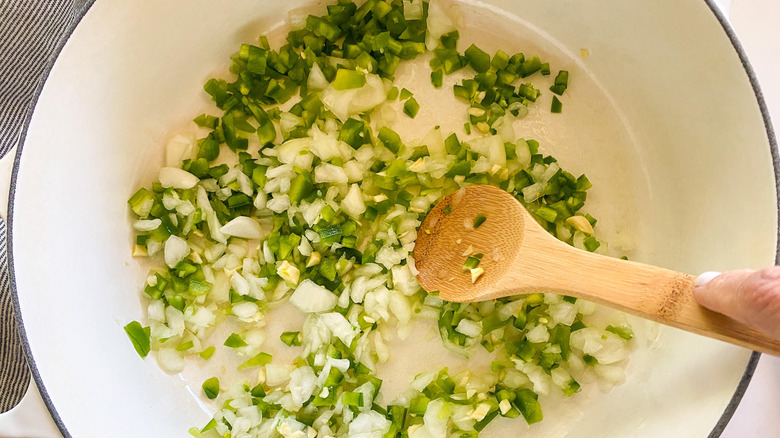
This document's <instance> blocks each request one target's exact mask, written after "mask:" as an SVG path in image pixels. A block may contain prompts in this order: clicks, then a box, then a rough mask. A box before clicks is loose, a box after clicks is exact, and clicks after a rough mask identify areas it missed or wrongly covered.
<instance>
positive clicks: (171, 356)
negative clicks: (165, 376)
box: [157, 347, 184, 373]
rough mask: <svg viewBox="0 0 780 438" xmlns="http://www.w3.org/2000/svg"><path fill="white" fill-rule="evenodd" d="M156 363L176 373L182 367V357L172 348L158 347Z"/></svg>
mask: <svg viewBox="0 0 780 438" xmlns="http://www.w3.org/2000/svg"><path fill="white" fill-rule="evenodd" d="M157 363H159V364H160V367H161V368H162V369H164V370H166V371H169V372H172V373H178V372H180V371H181V370H183V369H184V358H183V357H182V355H181V353H179V352H178V351H176V350H175V349H173V348H168V347H164V348H160V349H159V350H158V351H157Z"/></svg>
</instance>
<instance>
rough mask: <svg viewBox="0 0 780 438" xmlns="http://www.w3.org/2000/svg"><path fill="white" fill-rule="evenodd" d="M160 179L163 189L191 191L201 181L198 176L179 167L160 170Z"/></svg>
mask: <svg viewBox="0 0 780 438" xmlns="http://www.w3.org/2000/svg"><path fill="white" fill-rule="evenodd" d="M159 178H160V184H161V185H162V186H163V187H173V188H175V189H191V188H193V187H195V184H197V183H198V181H200V180H199V179H198V177H197V176H195V175H193V174H191V173H189V172H187V171H186V170H182V169H179V168H178V167H163V168H162V169H160V175H159Z"/></svg>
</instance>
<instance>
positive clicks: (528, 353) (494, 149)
mask: <svg viewBox="0 0 780 438" xmlns="http://www.w3.org/2000/svg"><path fill="white" fill-rule="evenodd" d="M327 9H328V13H327V15H325V16H321V17H318V16H312V15H309V16H306V17H305V18H302V17H298V20H297V21H298V23H292V24H293V26H296V25H298V26H299V27H297V28H294V29H293V30H292V31H290V33H289V35H288V36H287V44H285V45H283V46H282V47H280V48H278V49H272V48H271V47H270V45H269V44H268V40H267V39H266V38H265V37H260V40H259V43H258V44H257V45H250V44H244V45H242V46H241V48H240V50H239V51H238V53H236V54H235V55H234V56H233V57H232V61H233V63H232V66H231V68H230V71H231V73H232V75H233V79H232V82H228V81H226V80H223V79H211V80H209V81H208V82H207V83H206V85H205V87H204V88H205V91H206V92H207V93H208V94H209V95H210V96H211V97H212V99H213V101H214V102H215V104H216V108H215V110H214V112H215V114H217V115H206V114H204V115H201V116H199V117H197V118H196V119H195V123H197V125H199V126H200V127H202V128H206V129H207V130H208V132H209V133H208V135H206V136H204V137H203V138H201V139H199V140H197V142H192V141H189V140H187V139H186V138H185V137H181V136H179V137H176V138H174V139H173V140H172V141H171V143H170V144H169V145H168V150H167V156H168V158H167V160H168V163H167V167H163V168H162V169H161V170H160V172H159V178H158V181H157V182H154V183H153V184H152V185H151V187H150V188H142V189H140V190H138V191H137V192H136V193H135V194H134V195H133V196H132V197H131V198H130V200H129V205H130V208H131V209H132V212H133V215H134V223H133V226H134V228H135V230H136V233H137V236H136V244H135V247H134V250H133V252H134V255H136V256H140V257H156V258H154V259H153V260H155V261H157V267H155V268H153V269H152V270H151V272H150V273H149V276H148V278H147V280H146V284H145V286H144V295H145V299H146V300H147V302H148V311H147V314H146V321H147V324H148V325H147V326H143V325H142V324H140V323H139V322H136V321H133V322H131V323H130V324H128V325H127V326H126V327H125V331H126V332H127V334H128V336H129V337H130V339H131V341H132V343H133V345H134V347H135V349H136V350H137V352H138V353H139V354H140V355H141V356H142V357H145V356H146V355H147V354H148V353H149V352H150V351H155V352H156V357H157V360H158V362H159V364H160V365H161V366H162V367H163V368H164V369H165V370H167V371H170V372H179V371H181V370H182V369H183V368H184V367H185V366H190V367H197V366H198V364H199V363H202V361H208V360H210V358H211V357H212V355H213V354H214V353H215V351H216V349H228V350H229V351H231V352H232V353H231V354H234V355H236V356H237V357H240V358H241V365H239V367H238V369H239V370H253V371H255V373H254V374H253V375H256V376H257V378H256V379H254V380H253V381H239V382H220V380H219V379H218V378H217V377H213V378H210V379H208V380H206V381H205V382H203V386H202V390H203V395H204V396H205V397H206V398H208V399H216V400H217V401H218V403H219V406H221V408H219V409H218V410H217V411H216V412H215V414H214V418H213V420H212V421H211V422H209V423H208V424H207V425H206V426H205V427H203V428H193V429H191V430H190V433H191V434H192V435H194V436H196V437H200V436H203V437H206V436H224V437H270V436H279V435H281V436H285V437H314V436H320V437H327V436H355V437H392V436H409V437H415V438H427V437H444V436H459V437H472V436H477V435H478V434H479V432H480V431H482V430H483V429H484V428H485V427H486V426H487V425H488V424H489V423H490V422H491V421H492V420H494V419H495V418H496V417H499V416H502V417H508V418H515V417H522V418H523V419H522V420H521V419H517V420H514V421H524V422H526V423H528V424H533V423H536V422H538V421H541V420H542V417H543V414H542V406H541V405H540V402H539V395H542V396H546V395H548V394H550V393H551V392H556V391H557V392H562V393H563V394H565V395H566V396H571V395H573V394H575V393H577V392H578V391H579V390H580V383H579V381H580V377H583V376H587V375H590V374H592V375H598V376H601V377H603V378H605V379H607V380H608V381H611V382H612V383H619V382H620V381H621V379H622V378H623V368H622V365H621V361H623V360H624V359H625V358H626V357H627V355H628V348H627V345H628V342H629V340H630V339H631V338H632V332H631V329H630V327H629V326H628V325H626V324H625V323H615V324H613V325H610V326H608V327H606V328H603V329H602V328H597V327H594V326H590V325H589V324H588V318H589V315H591V314H592V313H593V312H594V311H595V310H596V308H595V306H594V305H593V304H592V303H588V302H583V301H580V300H576V299H574V298H570V297H564V296H557V295H551V294H546V295H543V294H534V295H529V296H524V297H512V298H504V299H499V300H494V301H488V302H482V303H475V304H455V303H446V302H443V301H442V300H440V299H439V298H437V297H436V296H435V295H429V294H426V292H425V291H423V290H422V289H421V288H420V287H419V285H418V283H417V281H416V280H415V274H416V270H415V268H414V260H413V259H412V257H411V254H412V250H413V248H414V241H415V238H416V236H417V230H418V227H419V226H420V223H421V221H422V219H423V218H424V217H425V214H426V213H427V212H428V211H429V209H430V208H431V207H432V206H433V205H435V203H436V202H438V201H439V200H440V199H442V198H443V197H444V196H446V195H448V194H450V193H452V192H454V191H455V190H457V189H459V188H460V187H464V186H467V185H470V184H492V185H495V186H499V187H501V188H502V189H504V190H506V191H508V192H510V193H512V194H513V195H514V196H515V197H516V198H517V199H518V200H520V202H522V203H523V204H524V205H525V206H526V207H527V208H528V209H529V210H530V211H531V212H532V213H533V214H534V216H535V217H536V219H537V220H538V221H539V223H541V224H542V225H543V226H544V227H545V228H546V229H547V230H548V231H549V232H550V233H552V234H554V235H555V236H556V237H557V238H558V239H560V240H563V241H565V242H567V243H569V244H572V245H574V246H576V247H579V248H581V249H586V250H588V251H595V250H596V249H597V248H599V245H600V242H599V241H598V240H597V239H596V238H595V237H594V231H593V226H594V225H595V224H596V220H595V219H594V218H593V217H591V216H590V215H588V214H582V213H580V212H581V209H582V207H583V206H584V204H585V200H586V197H587V196H586V191H587V190H588V189H589V188H590V186H591V184H590V182H589V181H588V179H587V178H586V177H585V176H584V175H583V176H579V177H575V176H574V175H572V174H570V173H568V172H566V171H565V170H563V169H561V168H560V167H559V165H558V163H557V162H556V160H555V159H554V158H552V157H550V156H544V155H542V154H541V153H539V144H538V143H537V142H536V141H534V140H526V139H522V138H517V137H516V136H515V133H514V128H513V123H514V122H515V120H517V119H519V118H522V117H524V116H525V115H526V113H527V106H528V105H531V104H533V103H534V102H535V101H537V100H538V98H539V97H540V95H541V94H542V93H541V91H540V90H539V89H538V88H536V87H535V86H534V85H533V84H531V82H526V81H527V79H526V78H529V77H531V76H533V75H535V74H536V73H537V72H538V73H540V74H539V75H538V76H542V75H548V74H550V72H551V70H550V66H549V64H547V63H543V62H542V61H541V60H540V59H539V58H538V57H535V56H533V57H526V56H524V55H523V54H522V53H518V54H514V55H511V56H510V55H508V54H507V53H504V52H503V51H500V50H499V51H497V52H496V53H495V54H493V55H492V56H491V55H490V54H488V53H487V52H485V51H483V50H482V49H480V48H478V47H476V46H475V45H471V46H470V47H468V48H467V49H466V50H465V52H460V51H459V49H458V39H459V34H458V31H457V30H455V28H454V26H453V23H452V20H451V19H450V18H449V17H448V16H447V14H446V13H444V11H443V9H442V6H440V5H438V4H436V3H428V2H423V1H420V0H411V1H406V0H403V1H401V0H394V1H383V0H367V1H366V2H365V3H363V4H362V5H360V6H357V5H356V4H355V3H352V2H351V1H344V0H339V2H338V3H337V4H332V5H330V6H328V8H327ZM429 52H432V53H433V55H432V57H431V55H430V54H429ZM420 55H423V56H429V57H430V67H431V86H432V87H436V88H440V87H444V84H445V81H444V78H445V76H446V75H449V74H451V73H453V72H455V71H457V70H460V69H465V70H464V71H467V72H469V74H470V75H472V76H470V77H471V79H465V80H462V81H461V82H460V83H457V84H456V85H454V87H453V93H454V94H455V95H456V96H457V97H459V98H461V99H463V100H464V101H466V102H467V105H465V106H464V108H465V112H466V113H465V114H464V115H463V117H465V119H464V121H465V122H466V123H465V125H464V129H465V130H466V131H467V133H466V134H465V135H463V134H462V133H461V135H460V136H459V135H457V134H456V133H444V132H441V129H440V128H438V127H431V130H430V132H429V133H428V134H427V135H425V137H424V138H423V139H422V140H417V141H411V140H409V139H403V138H401V136H400V135H399V134H398V133H397V132H396V131H394V130H393V129H392V126H389V125H388V124H387V123H386V122H378V121H377V118H372V115H374V114H376V113H377V112H378V111H380V110H381V108H383V107H385V106H386V105H387V102H390V101H394V100H396V99H401V100H403V101H404V104H403V112H404V113H405V114H406V116H408V117H411V118H414V117H415V116H416V115H417V114H418V112H421V111H422V112H425V111H426V109H425V104H426V102H425V101H421V102H418V101H417V100H415V98H414V96H413V95H412V93H411V92H409V91H408V90H406V89H402V90H399V89H398V87H395V86H394V85H393V79H394V77H393V75H394V73H395V71H396V68H397V67H398V66H399V64H401V63H402V62H405V61H408V60H412V59H414V58H416V57H418V56H420ZM567 86H568V73H567V72H566V71H561V72H559V73H558V74H557V76H556V77H555V80H554V83H553V85H552V87H550V89H551V90H552V91H553V92H554V93H556V94H558V95H560V94H562V93H564V92H565V90H566V88H567ZM556 102H557V103H556ZM560 109H561V104H560V101H559V100H558V99H557V98H555V99H554V100H553V106H552V110H553V112H559V111H560ZM382 120H385V119H384V118H382ZM397 123H403V119H399V120H398V122H397ZM472 126H473V127H475V128H476V129H475V130H472V129H471V127H472ZM485 220H490V219H489V218H487V219H486V218H485V217H484V216H481V215H480V216H478V217H476V218H475V220H474V223H473V226H474V227H475V228H476V227H479V226H480V225H481V224H482V223H483V222H484V221H485ZM158 255H161V257H158ZM482 256H483V255H482V254H470V255H469V256H468V258H467V259H466V262H465V264H464V267H463V268H464V270H465V271H471V274H472V275H474V272H475V271H476V270H478V269H481V268H479V267H478V265H479V261H480V259H481V258H482ZM488 256H489V255H488ZM477 276H478V275H477ZM287 301H289V303H291V304H292V305H294V306H296V307H297V308H298V309H299V310H300V312H303V313H305V314H306V319H305V323H304V324H303V326H302V327H300V330H299V331H289V332H285V333H283V334H282V335H281V337H280V339H281V341H282V342H283V343H284V344H286V345H288V346H289V348H296V349H297V350H296V351H297V352H299V357H298V358H297V359H296V360H295V361H293V362H292V363H282V362H281V361H278V360H275V359H274V358H273V357H272V356H271V355H270V354H268V353H267V352H265V351H264V345H265V344H266V342H267V339H266V338H267V335H266V332H265V331H264V326H265V323H266V316H265V315H266V311H267V310H269V309H271V308H273V307H276V306H279V305H282V304H283V303H285V302H287ZM224 322H229V323H230V324H232V326H231V327H236V329H235V331H234V332H233V333H232V334H230V335H229V336H226V337H224V338H222V339H217V340H215V339H214V336H212V334H213V332H214V328H215V327H216V326H217V325H220V324H222V323H224ZM415 324H430V326H431V327H436V326H437V327H438V333H439V334H440V338H441V342H442V343H443V345H444V346H445V347H446V348H448V349H450V350H452V351H455V352H457V353H459V354H460V355H462V356H463V357H464V358H468V357H470V356H472V355H473V354H474V353H475V352H476V351H477V350H480V349H481V350H486V354H490V355H491V357H492V371H490V372H486V373H481V374H479V375H475V374H474V373H472V372H470V371H469V370H468V369H466V370H463V369H462V368H463V366H462V364H459V363H457V362H455V363H453V364H452V365H451V367H450V368H452V370H453V372H451V371H450V370H449V369H448V368H444V369H441V370H431V371H430V372H426V373H423V374H420V375H418V376H417V377H416V378H415V379H414V381H413V382H412V383H411V384H410V385H409V388H408V389H407V390H406V391H404V392H403V393H402V394H401V395H400V396H399V397H398V398H397V399H395V400H386V399H384V398H383V395H382V380H380V379H379V378H378V377H377V376H376V370H377V365H378V364H380V363H383V362H385V361H387V360H388V359H389V357H390V355H391V353H392V352H391V351H390V348H389V347H388V346H387V342H388V340H389V339H391V338H393V337H398V338H400V339H405V338H406V337H407V336H409V335H410V333H411V332H412V330H413V328H414V326H415Z"/></svg>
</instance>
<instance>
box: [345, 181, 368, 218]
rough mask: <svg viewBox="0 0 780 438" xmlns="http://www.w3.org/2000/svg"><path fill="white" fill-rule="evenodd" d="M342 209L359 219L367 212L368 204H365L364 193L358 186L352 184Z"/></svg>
mask: <svg viewBox="0 0 780 438" xmlns="http://www.w3.org/2000/svg"><path fill="white" fill-rule="evenodd" d="M341 208H343V209H344V211H345V212H347V214H348V215H350V216H351V217H353V218H357V217H358V216H360V215H361V214H363V213H365V211H366V204H365V203H364V202H363V192H362V191H361V190H360V187H358V185H357V184H352V186H351V187H350V188H349V193H347V196H345V197H344V200H343V201H341Z"/></svg>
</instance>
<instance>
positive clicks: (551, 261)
mask: <svg viewBox="0 0 780 438" xmlns="http://www.w3.org/2000/svg"><path fill="white" fill-rule="evenodd" d="M526 238H527V239H528V238H530V239H534V240H537V241H534V242H526V243H525V244H528V245H532V246H533V247H534V248H535V251H533V252H529V253H524V254H523V255H522V257H518V258H517V260H516V261H515V263H514V264H513V266H512V269H510V270H509V272H508V273H507V274H506V276H505V277H504V279H503V280H501V281H500V282H499V285H497V286H498V287H496V289H495V290H496V291H497V292H498V291H500V296H509V295H514V294H517V293H518V292H522V293H529V292H531V291H537V290H538V289H539V288H538V286H536V285H539V284H544V285H545V286H546V287H545V290H546V291H549V292H555V293H560V294H564V295H571V296H575V297H577V298H583V299H586V300H589V301H594V302H597V303H601V304H605V305H607V306H610V307H613V308H616V309H619V310H622V311H624V312H627V313H631V314H633V315H637V316H640V317H643V318H647V319H651V320H653V321H656V322H659V323H661V324H665V325H669V326H672V327H676V328H679V329H682V330H686V331H689V332H692V333H696V334H699V335H704V336H708V337H711V338H715V339H719V340H721V341H725V342H730V343H732V344H736V345H740V346H742V347H746V348H749V349H752V350H756V351H761V352H764V353H769V354H773V355H776V356H777V355H780V341H778V340H776V339H772V338H770V337H768V336H766V335H765V334H763V333H761V332H759V331H758V330H755V329H752V328H750V327H748V326H747V325H745V324H742V323H740V322H737V321H736V320H734V319H731V318H729V317H727V316H724V315H722V314H719V313H716V312H712V311H710V310H708V309H706V308H704V307H702V306H701V305H699V304H698V303H697V302H696V301H695V299H694V297H693V288H694V281H695V280H696V277H695V276H692V275H688V274H684V273H681V272H676V271H672V270H669V269H664V268H659V267H655V266H649V265H645V264H642V263H637V262H632V261H627V260H620V259H616V258H612V257H606V256H602V255H599V254H594V253H590V252H587V251H582V250H579V249H576V248H573V247H570V246H568V245H566V244H563V243H561V242H558V241H557V240H554V239H552V238H547V237H546V236H543V235H528V236H527V237H526ZM545 247H546V248H545ZM495 297H496V296H493V297H492V298H495Z"/></svg>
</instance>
